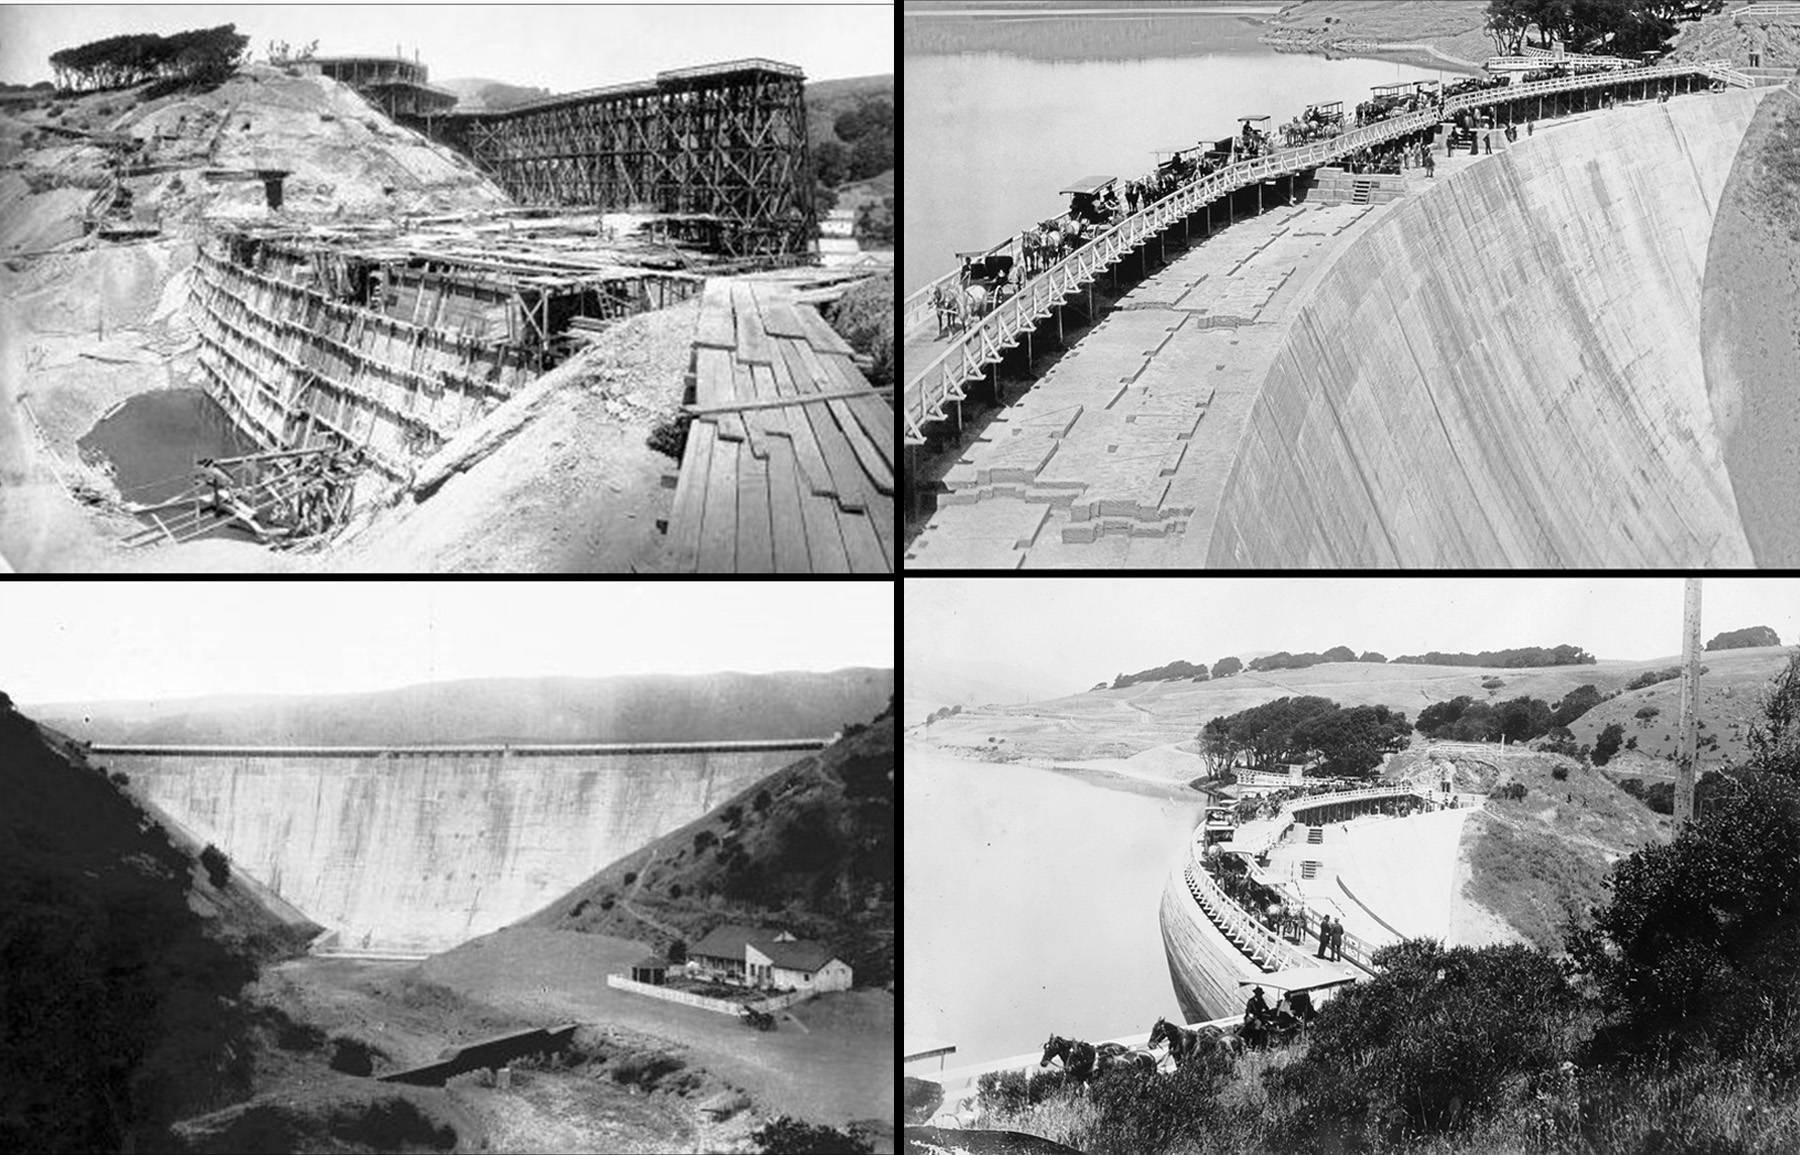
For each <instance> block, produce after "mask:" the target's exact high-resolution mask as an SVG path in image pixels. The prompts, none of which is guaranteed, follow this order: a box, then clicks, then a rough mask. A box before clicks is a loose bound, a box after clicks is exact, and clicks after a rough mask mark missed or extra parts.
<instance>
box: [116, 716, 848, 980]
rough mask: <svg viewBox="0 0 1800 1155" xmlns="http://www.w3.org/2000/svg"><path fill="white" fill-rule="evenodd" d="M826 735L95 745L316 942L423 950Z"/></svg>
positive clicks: (668, 826) (486, 924) (498, 918)
mask: <svg viewBox="0 0 1800 1155" xmlns="http://www.w3.org/2000/svg"><path fill="white" fill-rule="evenodd" d="M823 744H824V743H823V742H813V743H809V744H793V745H789V746H786V747H783V748H763V749H748V750H746V749H736V750H722V749H701V748H692V747H689V748H675V749H671V750H666V751H648V750H644V749H643V748H635V749H633V748H626V749H625V750H618V749H615V750H606V749H604V748H598V747H568V748H563V749H558V748H554V747H535V748H533V747H526V748H518V747H514V748H512V749H501V748H478V747H448V748H443V749H440V750H427V749H421V748H411V749H406V748H402V749H395V750H369V749H343V750H337V751H331V750H306V751H274V750H264V751H258V750H253V749H218V748H204V747H196V748H191V749H188V750H182V749H180V748H171V747H165V748H161V749H151V748H142V747H139V748H131V747H105V746H96V747H94V753H95V754H96V755H97V756H101V757H104V759H105V765H106V767H107V769H108V770H123V771H125V772H126V773H127V774H129V775H130V776H131V780H132V783H133V785H134V786H138V787H140V788H141V789H143V791H144V792H145V793H146V794H147V795H148V796H149V798H150V799H151V801H153V802H155V803H156V804H157V805H159V806H160V807H162V809H163V810H164V811H166V812H167V813H168V814H169V815H170V816H171V817H173V818H174V819H175V820H176V821H177V822H179V823H181V824H182V825H183V826H184V827H185V828H186V829H187V830H188V831H190V832H191V833H192V834H194V835H195V836H196V837H198V838H201V839H204V840H206V841H208V842H211V843H213V844H215V845H216V846H218V847H219V848H220V849H221V850H223V851H224V852H225V853H226V854H227V855H228V856H229V857H230V858H231V861H232V865H233V868H234V869H237V870H242V871H245V872H247V873H249V874H250V875H251V876H253V877H254V878H256V879H257V880H258V881H260V882H263V883H264V884H266V885H267V886H268V887H269V888H270V889H271V890H273V891H274V892H275V893H276V894H278V895H280V896H281V897H282V898H283V899H285V900H287V901H288V902H290V903H292V904H293V905H294V906H296V907H298V908H299V909H300V910H301V911H304V912H305V913H306V914H307V915H308V916H310V917H311V918H312V919H313V920H314V921H315V922H318V923H319V924H321V925H322V926H324V927H326V928H327V929H329V930H332V931H336V932H337V940H336V942H335V943H333V944H328V945H333V946H336V947H339V948H343V949H350V950H362V949H367V950H385V951H400V952H413V953H430V952H435V951H439V950H444V949H447V948H449V947H451V946H454V945H456V944H457V943H459V942H462V941H464V940H466V939H469V938H473V937H475V936H477V935H481V934H486V933H488V932H489V931H493V930H498V929H499V928H500V927H502V926H505V925H506V924H508V923H510V922H513V921H515V920H517V919H519V918H522V917H524V916H525V915H527V914H530V913H531V912H532V911H535V910H537V909H538V908H540V907H542V906H544V905H546V904H548V903H549V902H551V901H552V900H553V899H555V898H557V897H559V896H560V895H562V894H563V893H565V892H566V891H568V890H569V889H570V888H571V887H573V886H575V885H576V884H577V883H579V882H581V881H582V880H584V879H586V878H588V877H589V876H590V875H592V874H593V873H594V872H595V871H597V870H599V869H600V868H602V867H604V866H606V865H607V864H608V863H610V862H612V861H614V860H615V859H617V858H620V857H622V856H623V855H626V854H629V853H630V852H632V851H633V850H636V849H637V848H638V847H640V846H642V845H644V844H645V843H647V842H649V841H651V840H652V839H655V838H658V837H660V836H661V835H663V834H666V833H668V832H669V831H670V830H673V829H675V828H676V827H678V826H681V825H683V824H685V823H687V822H690V821H692V820H693V819H695V818H698V817H699V816H700V815H702V814H704V813H705V812H706V811H708V810H710V809H711V808H712V807H714V806H716V805H718V804H719V803H720V802H722V801H724V800H725V799H726V798H729V797H730V796H731V795H733V794H735V793H736V792H738V791H739V790H742V789H744V788H745V787H746V786H749V785H750V784H751V783H753V782H755V781H757V780H758V779H760V778H763V777H765V776H766V775H768V774H770V773H772V772H773V771H775V770H778V769H780V768H781V767H782V766H785V765H787V764H789V763H791V762H793V761H794V760H796V759H798V758H800V757H803V756H804V755H805V753H806V752H807V751H808V750H811V749H816V748H818V747H819V746H821V745H823ZM746 745H749V744H746ZM770 745H774V744H770Z"/></svg>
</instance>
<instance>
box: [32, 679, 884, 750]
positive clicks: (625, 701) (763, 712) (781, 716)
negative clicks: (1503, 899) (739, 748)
mask: <svg viewBox="0 0 1800 1155" xmlns="http://www.w3.org/2000/svg"><path fill="white" fill-rule="evenodd" d="M893 689H894V681H893V671H892V670H875V669H867V668H861V667H858V668H854V669H846V670H834V671H832V672H830V673H806V672H795V673H780V674H704V675H699V676H694V677H675V676H664V675H643V676H631V677H618V678H489V679H479V680H470V681H459V682H433V683H430V684H427V685H423V686H407V687H404V688H402V689H398V690H385V691H380V692H376V693H368V694H342V695H332V696H289V697H279V696H275V697H236V698H200V699H190V700H176V701H168V702H97V703H86V704H83V703H62V704H54V705H46V706H41V707H35V708H34V713H36V714H37V715H38V716H40V717H43V718H45V719H46V720H48V721H51V722H52V723H53V724H55V725H58V726H60V727H62V728H63V729H65V730H67V731H68V732H69V733H71V734H74V735H76V736H78V737H81V738H85V739H87V740H89V741H94V742H156V743H201V744H204V743H230V742H244V743H254V744H259V745H283V744H289V745H302V746H311V745H318V746H338V745H358V744H390V743H392V744H405V743H434V742H576V741H588V742H676V741H701V740H725V739H749V738H806V737H826V736H829V735H830V734H832V733H835V732H836V731H837V730H838V729H839V728H840V727H842V726H843V725H844V724H845V723H846V722H849V721H852V720H854V719H857V718H867V717H869V716H870V715H872V714H874V713H875V712H876V711H877V710H879V709H881V707H882V706H883V705H884V704H886V702H887V700H888V697H889V696H890V695H891V694H892V693H893Z"/></svg>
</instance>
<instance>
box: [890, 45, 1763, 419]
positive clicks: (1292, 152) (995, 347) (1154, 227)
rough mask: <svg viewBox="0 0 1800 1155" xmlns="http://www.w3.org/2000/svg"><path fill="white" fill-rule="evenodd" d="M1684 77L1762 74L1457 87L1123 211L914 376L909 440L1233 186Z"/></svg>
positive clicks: (1682, 72)
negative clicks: (1534, 108) (1537, 101)
mask: <svg viewBox="0 0 1800 1155" xmlns="http://www.w3.org/2000/svg"><path fill="white" fill-rule="evenodd" d="M1679 76H1704V77H1707V78H1709V79H1712V80H1717V81H1722V82H1724V83H1726V84H1730V85H1735V86H1737V87H1751V86H1753V85H1754V84H1755V83H1756V82H1755V81H1754V80H1753V79H1752V78H1750V77H1748V76H1745V75H1744V74H1743V73H1740V72H1737V71H1735V70H1734V69H1732V68H1731V67H1730V65H1729V64H1728V63H1727V62H1725V61H1704V62H1690V63H1682V64H1660V65H1656V66H1654V67H1650V68H1637V69H1633V70H1631V72H1630V74H1629V75H1628V76H1625V77H1620V76H1615V75H1608V76H1603V77H1600V76H1563V77H1556V78H1553V79H1550V80H1538V81H1533V82H1531V83H1529V84H1514V85H1508V86H1506V87H1504V88H1485V89H1481V90H1479V91H1475V92H1465V93H1461V94H1459V95H1457V96H1452V97H1450V98H1448V99H1447V100H1445V101H1443V102H1442V104H1441V105H1440V106H1436V107H1433V108H1429V109H1425V110H1424V111H1421V112H1415V113H1410V114H1407V115H1403V116H1397V117H1393V118H1392V119H1389V120H1383V121H1378V122H1376V123H1374V124H1368V125H1364V126H1362V127H1361V128H1355V129H1351V130H1350V131H1349V132H1346V133H1343V134H1341V135H1339V136H1335V137H1333V138H1331V139H1330V140H1323V141H1313V142H1311V143H1309V144H1304V145H1301V146H1300V147H1299V148H1291V149H1284V150H1282V151H1280V152H1276V153H1273V154H1271V155H1269V156H1263V157H1257V158H1255V159H1253V160H1247V161H1241V162H1239V163H1237V164H1234V165H1230V166H1228V167H1226V168H1223V169H1220V170H1219V171H1218V172H1215V173H1212V174H1209V175H1207V176H1204V177H1201V178H1199V179H1198V180H1195V181H1193V182H1192V183H1190V184H1187V185H1184V186H1183V187H1181V188H1179V189H1176V190H1175V191H1174V192H1172V193H1170V194H1169V195H1168V196H1165V197H1163V198H1162V199H1161V200H1159V201H1157V202H1155V203H1154V204H1152V205H1149V206H1148V207H1146V208H1144V209H1142V210H1140V211H1139V212H1137V213H1134V214H1132V215H1131V216H1129V217H1126V218H1125V219H1124V220H1122V221H1120V222H1119V223H1118V224H1116V225H1114V226H1113V227H1112V228H1110V229H1108V230H1107V231H1106V232H1104V233H1102V234H1100V235H1099V236H1098V237H1095V238H1094V239H1093V240H1092V241H1090V242H1088V243H1087V244H1085V245H1083V246H1082V247H1081V248H1079V249H1076V250H1075V252H1074V253H1072V254H1070V255H1069V256H1067V257H1065V258H1063V259H1062V260H1061V261H1059V262H1057V263H1056V264H1054V265H1052V266H1050V267H1049V268H1048V269H1046V270H1044V271H1043V272H1042V273H1040V274H1038V275H1037V276H1036V277H1033V278H1032V279H1031V280H1029V281H1027V282H1025V283H1024V284H1023V285H1022V286H1021V287H1020V289H1019V291H1018V292H1017V293H1016V294H1015V295H1014V296H1012V297H1009V298H1007V299H1006V300H1005V301H1003V302H1001V303H1000V304H999V305H997V306H996V307H995V308H994V309H993V311H992V312H990V313H988V314H987V315H986V316H985V317H983V318H982V319H981V320H980V321H979V322H977V323H976V324H974V325H971V326H970V327H969V328H967V329H965V330H964V331H963V332H962V333H961V334H959V335H957V336H956V337H954V338H952V339H951V341H950V344H949V345H948V347H946V348H945V349H944V351H943V352H942V353H940V354H938V356H937V357H936V358H934V359H933V360H932V361H931V362H930V363H929V364H928V365H926V366H925V367H924V368H923V369H921V370H919V371H918V372H916V373H914V374H913V376H912V377H911V378H909V379H908V381H907V384H906V389H905V408H904V412H903V417H904V428H905V434H906V443H907V444H909V445H922V444H924V442H925V426H926V424H927V423H929V422H932V421H942V420H944V419H945V416H946V414H945V406H946V405H949V404H950V403H952V402H955V401H960V400H962V398H963V396H964V393H963V387H964V386H965V385H966V384H967V383H968V382H970V381H973V380H975V379H977V378H979V377H980V376H981V375H982V374H983V373H984V372H985V371H986V368H987V366H988V365H991V364H996V363H998V362H999V360H1000V358H1001V356H1002V355H1003V353H1004V352H1005V350H1006V349H1008V348H1010V347H1011V346H1013V345H1014V344H1017V343H1018V341H1019V339H1020V338H1021V336H1022V335H1023V334H1024V333H1025V332H1026V331H1028V330H1030V329H1032V328H1034V327H1035V326H1036V323H1037V322H1038V321H1039V320H1040V319H1042V318H1044V317H1048V316H1050V315H1051V313H1052V311H1053V310H1055V309H1056V308H1057V307H1058V306H1059V305H1061V304H1062V302H1063V301H1064V300H1066V299H1067V298H1068V297H1070V296H1072V295H1074V294H1075V293H1076V292H1079V291H1080V290H1081V288H1082V287H1083V286H1084V285H1086V284H1088V283H1089V282H1090V281H1092V280H1093V279H1094V278H1095V277H1097V276H1098V275H1099V273H1100V271H1101V270H1102V269H1105V268H1108V267H1110V266H1112V265H1113V264H1116V263H1117V262H1118V261H1119V260H1121V259H1122V258H1123V257H1124V256H1125V255H1126V254H1127V253H1129V252H1131V251H1133V250H1134V249H1136V248H1137V247H1138V246H1140V245H1142V244H1144V243H1146V242H1147V241H1149V240H1151V239H1152V238H1154V237H1156V236H1158V235H1160V234H1161V233H1162V231H1163V230H1164V229H1167V228H1169V227H1170V226H1172V225H1174V224H1175V223H1177V222H1178V221H1182V220H1185V219H1187V218H1188V217H1191V216H1192V215H1193V214H1195V213H1197V212H1199V211H1200V210H1201V209H1202V208H1203V207H1205V206H1207V205H1210V204H1211V203H1212V202H1214V201H1216V200H1218V199H1219V198H1220V197H1223V196H1225V195H1226V194H1228V193H1231V192H1235V191H1236V190H1238V189H1240V188H1248V187H1250V186H1251V185H1254V184H1256V183H1258V182H1260V181H1264V180H1271V179H1273V178H1275V177H1280V176H1290V175H1293V174H1295V173H1299V172H1304V171H1306V170H1308V169H1316V168H1318V167H1320V166H1321V165H1324V164H1326V163H1328V162H1330V161H1332V160H1334V159H1336V158H1338V157H1342V156H1348V155H1349V154H1351V153H1354V152H1357V151H1360V150H1361V149H1364V148H1368V147H1370V146H1373V145H1377V144H1382V143H1385V142H1387V141H1390V140H1394V139H1397V138H1399V137H1403V136H1409V135H1411V134H1413V133H1417V132H1423V131H1425V130H1426V129H1428V128H1430V127H1431V126H1432V125H1435V124H1438V123H1440V122H1442V121H1443V120H1446V119H1448V118H1450V117H1452V116H1454V115H1455V114H1456V113H1458V112H1462V111H1464V110H1467V109H1473V108H1478V107H1482V106H1485V105H1489V104H1504V103H1509V102H1512V101H1517V100H1526V99H1531V98H1535V97H1541V96H1552V95H1555V94H1557V93H1561V92H1574V91H1577V90H1580V89H1584V88H1596V87H1601V86H1604V85H1612V84H1620V83H1627V82H1629V83H1640V82H1648V81H1652V80H1660V79H1664V78H1673V77H1679ZM989 251H990V252H994V253H1005V254H1007V255H1010V256H1012V257H1013V259H1014V262H1015V266H1017V265H1018V263H1019V262H1020V261H1021V260H1022V257H1023V254H1022V252H1021V251H1020V249H1019V239H1018V238H1017V237H1011V238H1008V239H1007V240H1006V241H1005V242H1003V243H1002V244H999V245H996V246H995V247H994V248H993V249H991V250H989ZM959 276H960V273H959V272H956V271H953V272H949V273H945V274H944V275H943V276H941V277H938V278H937V279H936V280H934V281H932V282H931V283H930V284H928V285H926V286H925V287H924V288H923V289H920V290H918V291H917V292H914V293H912V294H909V295H908V296H907V298H906V302H905V308H904V311H903V317H902V320H903V324H904V326H905V331H906V333H908V334H913V333H915V332H916V331H917V330H919V329H921V328H923V327H924V326H926V325H930V324H934V321H933V317H934V315H935V309H934V308H933V305H932V299H933V294H934V293H935V292H936V290H937V289H938V288H939V287H941V286H944V285H947V284H950V283H952V282H954V281H955V280H956V279H957V278H958V277H959ZM909 369H910V366H909Z"/></svg>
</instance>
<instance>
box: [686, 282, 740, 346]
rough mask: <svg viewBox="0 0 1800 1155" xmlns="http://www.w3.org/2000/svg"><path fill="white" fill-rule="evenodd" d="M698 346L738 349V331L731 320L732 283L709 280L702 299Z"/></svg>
mask: <svg viewBox="0 0 1800 1155" xmlns="http://www.w3.org/2000/svg"><path fill="white" fill-rule="evenodd" d="M694 343H695V344H696V345H712V346H716V347H717V348H720V349H735V348H737V330H736V328H735V326H734V325H733V324H732V320H731V282H730V281H725V280H720V279H719V278H717V277H712V278H709V279H708V280H707V282H706V288H705V290H703V292H702V294H701V298H700V328H699V330H698V332H697V333H696V334H695V336H694Z"/></svg>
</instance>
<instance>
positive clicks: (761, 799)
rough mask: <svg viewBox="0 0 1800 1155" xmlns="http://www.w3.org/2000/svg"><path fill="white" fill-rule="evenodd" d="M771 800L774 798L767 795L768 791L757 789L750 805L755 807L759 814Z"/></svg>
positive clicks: (766, 807) (767, 806)
mask: <svg viewBox="0 0 1800 1155" xmlns="http://www.w3.org/2000/svg"><path fill="white" fill-rule="evenodd" d="M772 801H774V799H772V798H770V797H769V792H768V791H767V790H758V791H757V792H756V797H755V799H753V800H752V801H751V803H750V805H751V806H753V807H755V809H756V812H757V813H758V814H761V813H763V812H764V811H766V810H767V809H768V808H769V803H770V802H772Z"/></svg>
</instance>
